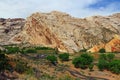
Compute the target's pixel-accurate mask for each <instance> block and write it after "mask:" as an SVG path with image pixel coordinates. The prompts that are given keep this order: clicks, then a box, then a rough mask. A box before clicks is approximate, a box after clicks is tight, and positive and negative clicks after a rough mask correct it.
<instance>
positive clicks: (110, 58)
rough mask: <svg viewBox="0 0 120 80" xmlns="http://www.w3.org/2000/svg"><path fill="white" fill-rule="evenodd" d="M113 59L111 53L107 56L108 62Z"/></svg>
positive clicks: (113, 55)
mask: <svg viewBox="0 0 120 80" xmlns="http://www.w3.org/2000/svg"><path fill="white" fill-rule="evenodd" d="M114 57H115V54H113V53H109V54H107V60H108V61H109V62H110V61H112V60H113V59H114Z"/></svg>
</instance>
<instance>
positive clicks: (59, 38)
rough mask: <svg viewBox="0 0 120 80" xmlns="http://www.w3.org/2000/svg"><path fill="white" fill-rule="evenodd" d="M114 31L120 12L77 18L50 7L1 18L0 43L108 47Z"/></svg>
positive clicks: (119, 27)
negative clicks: (26, 16)
mask: <svg viewBox="0 0 120 80" xmlns="http://www.w3.org/2000/svg"><path fill="white" fill-rule="evenodd" d="M114 35H120V13H117V14H113V15H111V16H106V17H103V16H92V17H87V18H83V19H80V18H75V17H71V16H70V15H69V14H66V13H62V12H58V11H53V12H50V13H38V12H37V13H34V14H32V15H31V16H30V17H28V18H27V19H26V21H25V20H24V19H21V18H17V19H3V18H1V19H0V45H7V44H21V43H22V44H24V43H29V44H31V45H41V46H48V47H52V48H58V50H59V51H63V52H66V51H67V52H78V51H80V50H81V49H84V48H85V49H90V48H92V47H93V46H95V45H96V49H97V48H98V49H99V48H101V47H105V45H108V46H107V47H109V46H110V45H111V42H110V43H108V42H109V41H110V40H112V39H113V36H114ZM114 41H115V42H116V40H114ZM114 41H112V42H114ZM106 43H108V44H106ZM109 44H110V45H109ZM97 45H100V46H97ZM107 47H106V48H107ZM109 50H110V49H109ZM109 50H108V51H109Z"/></svg>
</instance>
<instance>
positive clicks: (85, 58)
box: [72, 53, 93, 69]
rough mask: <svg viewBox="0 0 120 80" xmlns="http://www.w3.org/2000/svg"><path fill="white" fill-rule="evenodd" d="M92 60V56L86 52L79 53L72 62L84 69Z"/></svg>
mask: <svg viewBox="0 0 120 80" xmlns="http://www.w3.org/2000/svg"><path fill="white" fill-rule="evenodd" d="M92 62H93V57H92V56H91V55H89V54H87V53H84V54H81V55H80V56H79V57H76V58H74V59H73V61H72V63H73V64H74V66H75V67H77V68H79V67H80V68H82V69H85V68H87V67H88V66H89V65H90V64H91V63H92Z"/></svg>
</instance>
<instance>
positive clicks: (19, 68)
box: [15, 61, 28, 73]
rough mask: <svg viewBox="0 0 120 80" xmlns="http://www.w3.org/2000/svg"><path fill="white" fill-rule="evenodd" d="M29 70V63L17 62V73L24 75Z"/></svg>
mask: <svg viewBox="0 0 120 80" xmlns="http://www.w3.org/2000/svg"><path fill="white" fill-rule="evenodd" d="M27 69H28V67H27V63H25V62H23V61H17V62H16V67H15V71H17V72H18V73H24V72H25V71H27Z"/></svg>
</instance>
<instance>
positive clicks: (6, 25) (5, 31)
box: [0, 18, 25, 45]
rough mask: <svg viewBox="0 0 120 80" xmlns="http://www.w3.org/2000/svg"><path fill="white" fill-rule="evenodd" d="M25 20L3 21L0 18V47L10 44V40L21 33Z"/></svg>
mask: <svg viewBox="0 0 120 80" xmlns="http://www.w3.org/2000/svg"><path fill="white" fill-rule="evenodd" d="M24 24H25V19H22V18H16V19H4V18H0V45H7V44H12V43H10V39H11V38H12V37H13V36H15V35H16V34H18V33H19V32H21V31H22V28H23V27H24Z"/></svg>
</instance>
